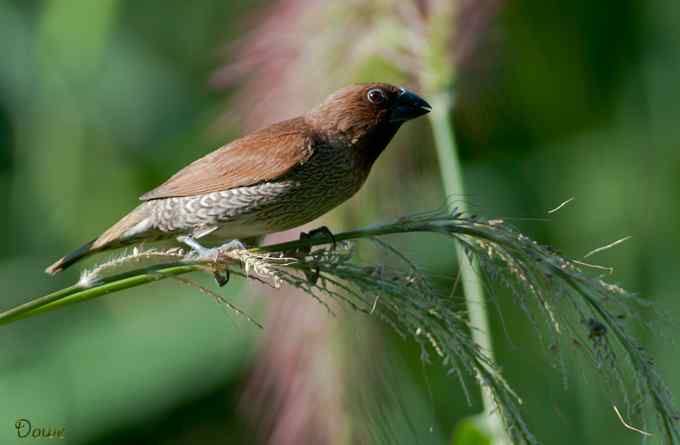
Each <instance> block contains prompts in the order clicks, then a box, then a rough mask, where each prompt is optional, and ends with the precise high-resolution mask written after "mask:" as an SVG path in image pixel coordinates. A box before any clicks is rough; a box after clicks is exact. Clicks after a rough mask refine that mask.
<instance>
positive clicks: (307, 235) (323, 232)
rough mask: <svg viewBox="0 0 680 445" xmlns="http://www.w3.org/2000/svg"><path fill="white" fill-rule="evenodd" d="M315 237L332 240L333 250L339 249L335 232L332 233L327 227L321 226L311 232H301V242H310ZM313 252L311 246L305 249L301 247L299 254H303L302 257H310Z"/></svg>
mask: <svg viewBox="0 0 680 445" xmlns="http://www.w3.org/2000/svg"><path fill="white" fill-rule="evenodd" d="M314 237H325V238H326V239H328V240H330V242H331V250H335V248H336V247H337V243H336V241H335V235H333V232H331V231H330V229H329V228H328V227H326V226H321V227H318V228H316V229H314V230H310V231H309V232H301V233H300V240H301V241H304V240H308V239H311V238H314ZM311 251H312V247H311V246H305V247H300V248H299V249H298V252H299V253H300V254H301V256H304V255H309V253H310V252H311Z"/></svg>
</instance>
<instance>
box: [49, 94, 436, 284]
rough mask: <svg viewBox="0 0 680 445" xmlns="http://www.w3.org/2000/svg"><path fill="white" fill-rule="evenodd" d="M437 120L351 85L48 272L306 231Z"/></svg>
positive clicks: (210, 164) (198, 170)
mask: <svg viewBox="0 0 680 445" xmlns="http://www.w3.org/2000/svg"><path fill="white" fill-rule="evenodd" d="M429 111H430V106H429V105H428V103H427V102H425V101H424V100H423V99H421V98H420V97H419V96H417V95H416V94H414V93H412V92H410V91H408V90H406V89H404V88H399V87H395V86H393V85H389V84H385V83H370V84H362V85H351V86H348V87H345V88H343V89H341V90H339V91H337V92H335V93H333V94H332V95H331V96H329V97H328V98H327V99H326V100H325V101H324V102H323V103H322V104H321V105H319V106H317V107H316V108H314V109H313V110H311V111H309V112H308V113H306V114H304V115H302V116H300V117H296V118H294V119H290V120H287V121H283V122H279V123H276V124H274V125H271V126H269V127H266V128H263V129H260V130H258V131H255V132H254V133H251V134H249V135H247V136H244V137H242V138H240V139H237V140H235V141H233V142H231V143H229V144H227V145H225V146H223V147H222V148H220V149H218V150H216V151H214V152H212V153H210V154H208V155H206V156H204V157H202V158H200V159H198V160H196V161H194V162H193V163H191V164H189V165H188V166H187V167H185V168H184V169H182V170H180V171H179V172H178V173H176V174H175V175H174V176H172V177H171V178H170V179H168V180H167V181H166V182H165V183H163V184H162V185H160V186H159V187H157V188H156V189H154V190H152V191H150V192H148V193H146V194H144V195H142V196H141V198H140V199H141V200H142V201H143V202H142V204H140V205H139V206H138V207H137V208H136V209H134V210H133V211H132V212H130V213H129V214H128V215H126V216H125V217H123V218H122V219H121V220H120V221H118V222H117V223H116V224H115V225H113V226H112V227H111V228H110V229H108V230H107V231H106V232H104V233H103V234H102V235H101V236H99V237H98V238H96V239H94V240H93V241H91V242H89V243H87V244H85V245H84V246H82V247H80V248H79V249H77V250H76V251H74V252H72V253H70V254H68V255H66V256H65V257H63V258H61V259H60V260H58V261H57V262H56V263H54V264H53V265H51V266H50V267H48V268H47V269H46V272H48V273H51V274H54V273H57V272H59V271H61V270H63V269H65V268H66V267H68V266H70V265H71V264H73V263H75V262H76V261H78V260H80V259H82V258H84V257H86V256H88V255H90V254H93V253H95V252H101V251H103V250H108V249H114V248H118V247H121V246H125V245H130V244H134V243H139V242H143V241H154V240H160V239H165V238H177V239H179V240H180V241H182V242H183V243H185V244H188V245H189V246H191V247H193V248H194V249H200V245H199V244H198V243H197V242H196V241H195V240H197V239H201V238H202V239H222V240H225V239H227V240H235V239H244V238H250V237H255V236H260V235H265V234H268V233H273V232H280V231H283V230H287V229H291V228H294V227H297V226H300V225H302V224H305V223H308V222H310V221H312V220H314V219H316V218H317V217H319V216H321V215H323V214H324V213H326V212H328V211H329V210H331V209H333V208H334V207H336V206H338V205H339V204H341V203H342V202H344V201H346V200H347V199H349V198H350V197H351V196H352V195H354V194H355V193H356V192H357V191H358V190H359V188H361V186H362V185H363V183H364V182H365V181H366V178H367V176H368V173H369V171H370V169H371V166H372V165H373V162H374V161H375V160H376V159H377V158H378V156H379V155H380V153H381V152H382V151H383V150H384V149H385V147H386V146H387V144H388V143H389V142H390V140H391V139H392V137H393V136H394V135H395V134H396V132H397V130H398V129H399V127H400V126H401V124H403V123H404V122H405V121H407V120H410V119H413V118H415V117H418V116H421V115H423V114H425V113H428V112H429Z"/></svg>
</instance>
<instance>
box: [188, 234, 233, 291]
mask: <svg viewBox="0 0 680 445" xmlns="http://www.w3.org/2000/svg"><path fill="white" fill-rule="evenodd" d="M177 241H179V242H180V243H182V244H185V245H187V246H189V247H190V248H191V249H192V250H193V252H194V253H195V255H196V258H195V259H196V260H198V261H206V262H210V263H214V264H218V263H219V260H220V258H221V257H222V256H223V254H224V253H225V252H229V251H230V250H241V249H245V248H246V247H245V246H244V245H243V243H242V242H241V241H239V240H237V239H235V240H231V241H229V242H228V243H224V244H222V245H221V246H218V247H212V248H209V247H205V246H202V245H201V244H200V243H199V242H198V241H196V240H195V239H193V238H192V237H190V236H178V237H177ZM213 276H214V277H215V281H216V282H217V285H218V286H220V287H222V286H224V285H225V284H227V283H228V282H229V269H228V268H226V267H225V268H224V269H222V270H215V271H213Z"/></svg>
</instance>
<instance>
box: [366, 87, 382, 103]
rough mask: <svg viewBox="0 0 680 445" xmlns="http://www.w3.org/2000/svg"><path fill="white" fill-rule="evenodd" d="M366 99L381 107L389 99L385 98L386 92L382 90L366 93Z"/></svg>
mask: <svg viewBox="0 0 680 445" xmlns="http://www.w3.org/2000/svg"><path fill="white" fill-rule="evenodd" d="M366 97H367V98H368V101H369V102H371V103H373V104H376V105H380V104H381V103H383V102H385V100H386V99H387V98H386V97H385V92H384V91H383V90H381V89H380V88H372V89H370V90H368V93H366Z"/></svg>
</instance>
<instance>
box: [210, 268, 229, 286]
mask: <svg viewBox="0 0 680 445" xmlns="http://www.w3.org/2000/svg"><path fill="white" fill-rule="evenodd" d="M213 277H215V282H216V283H217V285H218V286H219V287H224V286H225V285H226V284H227V283H228V282H229V278H230V274H229V269H224V270H223V271H217V270H215V271H213Z"/></svg>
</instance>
